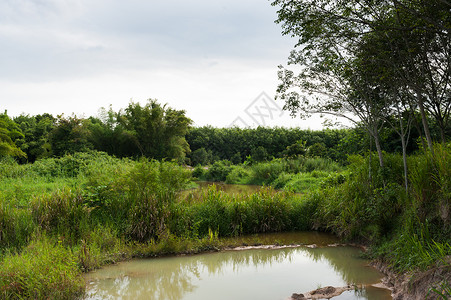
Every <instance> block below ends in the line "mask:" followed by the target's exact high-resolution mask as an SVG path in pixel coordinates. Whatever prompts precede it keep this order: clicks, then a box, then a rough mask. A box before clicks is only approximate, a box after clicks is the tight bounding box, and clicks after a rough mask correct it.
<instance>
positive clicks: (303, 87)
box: [0, 0, 451, 299]
mask: <svg viewBox="0 0 451 300" xmlns="http://www.w3.org/2000/svg"><path fill="white" fill-rule="evenodd" d="M272 5H273V6H275V7H277V9H278V12H277V15H278V19H277V20H276V22H277V23H278V24H280V25H281V27H282V33H283V34H285V35H289V36H291V37H292V38H294V39H296V47H295V48H294V49H293V51H292V52H291V54H290V56H289V59H288V62H287V64H286V65H285V66H284V65H281V66H280V67H279V72H278V77H279V83H280V84H279V86H278V87H277V95H276V98H277V100H276V101H281V103H284V109H285V110H288V111H290V113H291V114H292V115H293V116H294V117H301V118H305V117H308V116H310V115H311V114H323V115H332V116H339V117H342V118H345V119H347V120H349V121H351V122H352V123H353V124H354V126H353V127H352V128H341V129H337V128H328V129H323V130H321V131H312V130H303V129H299V128H283V127H280V128H266V127H258V128H238V127H234V128H215V127H212V126H204V127H193V126H192V124H193V121H192V120H191V119H190V118H188V117H187V116H186V112H185V111H183V110H177V109H174V108H171V107H169V106H168V105H167V104H161V103H159V102H158V101H157V100H155V99H149V100H148V101H147V102H146V103H145V104H140V103H134V102H130V103H129V105H128V106H127V107H126V108H123V109H120V110H118V111H115V110H113V108H112V107H109V108H101V109H100V110H99V114H98V115H97V116H92V117H88V118H84V117H83V118H81V117H77V116H75V115H72V116H64V115H58V116H53V115H51V114H42V115H35V116H31V115H27V114H22V115H20V116H15V117H10V116H8V113H7V111H5V112H4V113H2V114H0V260H1V266H0V295H1V298H3V299H23V298H27V299H28V298H33V299H48V298H50V299H73V298H81V297H83V295H84V291H85V283H84V282H83V279H82V277H81V275H82V274H83V273H84V272H88V271H90V270H93V269H95V268H98V267H100V266H102V265H105V264H111V263H115V262H118V261H121V260H126V259H130V258H134V257H154V256H160V255H168V254H180V253H198V252H202V251H208V250H218V249H221V247H223V246H224V245H223V244H222V238H224V237H234V236H235V237H236V236H240V235H245V234H256V233H265V232H280V231H294V230H296V231H301V230H305V231H308V230H315V231H324V232H330V233H333V234H335V235H337V236H339V237H340V238H341V239H342V240H343V241H346V242H353V243H358V244H360V245H364V246H365V247H367V248H368V251H367V252H366V255H367V256H368V257H369V258H371V259H374V260H378V261H380V262H382V263H384V264H385V265H387V266H388V268H390V270H391V271H392V272H395V273H396V274H399V275H401V274H413V275H412V276H411V277H410V278H411V284H410V286H414V285H415V283H416V282H417V281H416V280H420V279H421V278H426V277H427V275H428V274H429V275H431V274H435V275H434V276H432V277H428V278H429V279H428V280H429V281H428V287H427V289H426V290H425V291H424V294H423V295H424V296H425V297H429V298H431V299H449V297H450V296H451V271H450V270H451V264H450V256H451V240H450V237H451V214H450V206H451V191H450V187H451V174H450V172H451V141H450V139H451V124H450V122H449V119H450V110H451V55H450V53H451V5H450V3H449V2H448V1H443V0H434V1H421V0H419V1H403V0H401V1H326V0H319V1H318V0H315V1H313V0H301V1H292V0H275V1H273V2H272ZM199 180H201V181H202V180H204V181H218V182H219V181H220V182H227V183H234V184H254V185H262V186H264V188H263V189H262V190H260V191H259V192H257V193H253V194H251V195H229V194H226V193H224V192H222V191H220V190H218V189H217V188H215V187H211V188H208V189H205V190H201V191H200V193H198V194H196V195H195V196H193V195H191V196H188V197H186V196H184V195H185V194H184V191H186V190H189V189H191V188H194V187H196V181H199ZM49 266H52V268H49ZM429 275H428V276H429ZM426 295H427V296H426ZM407 297H408V296H407Z"/></svg>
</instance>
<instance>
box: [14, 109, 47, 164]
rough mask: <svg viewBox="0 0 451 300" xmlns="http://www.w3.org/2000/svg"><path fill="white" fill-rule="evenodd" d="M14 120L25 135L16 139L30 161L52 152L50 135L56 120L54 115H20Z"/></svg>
mask: <svg viewBox="0 0 451 300" xmlns="http://www.w3.org/2000/svg"><path fill="white" fill-rule="evenodd" d="M14 122H15V123H16V124H17V125H18V126H19V127H20V129H21V131H22V133H23V135H24V137H23V138H20V139H18V140H17V141H16V144H17V145H18V146H19V147H20V149H21V150H22V151H24V152H25V153H26V154H27V160H28V162H34V161H36V160H37V159H40V158H44V157H48V156H49V155H50V154H51V145H50V142H49V135H50V132H51V131H52V130H53V129H54V127H55V125H54V124H55V122H56V119H55V118H54V117H53V116H52V115H50V114H42V115H37V116H29V115H20V116H18V117H15V118H14Z"/></svg>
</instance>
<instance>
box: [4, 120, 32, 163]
mask: <svg viewBox="0 0 451 300" xmlns="http://www.w3.org/2000/svg"><path fill="white" fill-rule="evenodd" d="M23 137H24V135H23V134H22V132H21V130H20V128H19V126H17V124H16V123H15V122H14V121H13V120H11V119H10V118H9V117H8V115H7V114H6V112H4V113H2V114H0V158H2V157H5V156H12V157H23V158H25V157H26V154H25V152H23V151H22V150H21V149H20V148H18V147H17V145H16V144H15V142H16V140H18V139H21V138H23Z"/></svg>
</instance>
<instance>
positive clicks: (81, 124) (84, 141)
mask: <svg viewBox="0 0 451 300" xmlns="http://www.w3.org/2000/svg"><path fill="white" fill-rule="evenodd" d="M89 124H90V122H89V120H87V119H81V118H78V117H77V116H71V117H64V116H63V115H61V116H58V119H57V121H56V125H55V128H54V129H53V130H52V132H51V133H50V135H49V142H50V145H51V148H52V155H54V156H58V157H59V156H63V155H65V154H67V153H70V154H72V153H75V152H83V151H87V150H89V149H92V148H93V146H92V144H91V143H90V142H89V135H90V131H89Z"/></svg>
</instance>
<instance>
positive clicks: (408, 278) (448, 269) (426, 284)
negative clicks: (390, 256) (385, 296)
mask: <svg viewBox="0 0 451 300" xmlns="http://www.w3.org/2000/svg"><path fill="white" fill-rule="evenodd" d="M373 266H374V267H376V268H377V269H379V270H380V271H381V272H382V273H384V274H385V278H384V279H383V283H384V284H385V285H386V286H388V287H389V288H390V289H391V290H392V297H393V300H407V299H408V300H424V299H444V298H441V297H440V296H439V294H437V293H436V292H434V291H431V289H432V288H435V289H436V290H438V291H440V292H443V290H444V289H445V288H448V289H451V287H450V284H451V256H448V257H447V259H446V261H445V262H441V263H437V265H436V266H434V267H433V268H431V269H429V270H427V271H424V272H414V273H407V274H399V273H396V272H394V271H393V269H392V268H391V267H390V266H388V265H387V264H386V263H384V262H381V261H376V262H374V263H373ZM445 299H446V298H445Z"/></svg>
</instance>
